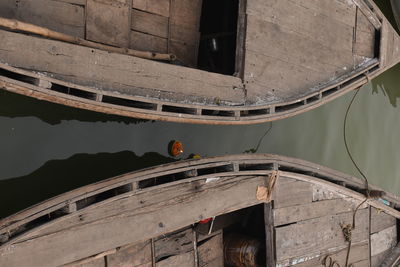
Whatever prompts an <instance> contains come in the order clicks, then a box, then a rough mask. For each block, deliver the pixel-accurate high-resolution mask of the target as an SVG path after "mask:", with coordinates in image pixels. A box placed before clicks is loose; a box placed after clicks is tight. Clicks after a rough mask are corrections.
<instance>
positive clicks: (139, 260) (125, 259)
mask: <svg viewBox="0 0 400 267" xmlns="http://www.w3.org/2000/svg"><path fill="white" fill-rule="evenodd" d="M151 261H152V259H151V244H150V240H147V241H145V242H141V243H137V244H132V245H126V246H123V247H121V248H120V249H119V250H118V251H117V252H116V253H114V254H110V255H107V266H127V267H128V266H130V267H137V266H142V265H144V264H147V265H148V264H149V263H150V266H151Z"/></svg>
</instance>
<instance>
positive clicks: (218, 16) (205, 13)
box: [198, 0, 239, 75]
mask: <svg viewBox="0 0 400 267" xmlns="http://www.w3.org/2000/svg"><path fill="white" fill-rule="evenodd" d="M238 10H239V0H219V1H215V0H203V7H202V12H201V20H200V32H201V35H200V46H199V53H198V68H199V69H202V70H206V71H211V72H217V73H221V74H227V75H232V74H234V72H235V54H236V35H237V24H238V23H237V21H238Z"/></svg>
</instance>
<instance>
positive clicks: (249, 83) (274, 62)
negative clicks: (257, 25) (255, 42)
mask: <svg viewBox="0 0 400 267" xmlns="http://www.w3.org/2000/svg"><path fill="white" fill-rule="evenodd" d="M244 75H245V76H244V79H245V81H246V89H247V96H248V97H249V98H256V99H257V98H258V99H262V100H265V101H267V102H271V101H272V100H278V99H279V100H288V99H296V98H297V97H299V96H300V95H304V94H305V93H307V92H311V88H312V87H314V86H316V85H317V84H319V83H322V82H326V81H327V80H328V79H329V77H332V75H327V74H324V73H320V72H318V71H314V70H311V69H308V68H306V67H304V66H299V65H296V64H294V63H293V60H292V62H290V61H285V59H284V58H278V57H273V56H268V55H265V54H260V53H256V52H253V51H250V50H247V51H246V62H245V73H244ZM298 81H302V83H299V82H298ZM307 89H308V90H307Z"/></svg>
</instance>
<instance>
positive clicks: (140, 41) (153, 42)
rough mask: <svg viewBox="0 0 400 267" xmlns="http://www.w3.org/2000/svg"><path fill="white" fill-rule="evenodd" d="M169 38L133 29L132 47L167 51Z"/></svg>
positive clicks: (142, 49)
mask: <svg viewBox="0 0 400 267" xmlns="http://www.w3.org/2000/svg"><path fill="white" fill-rule="evenodd" d="M167 46H168V44H167V39H165V38H161V37H157V36H154V35H150V34H146V33H141V32H136V31H131V36H130V45H129V47H130V48H131V49H136V50H141V51H150V52H158V53H167V52H168V51H167Z"/></svg>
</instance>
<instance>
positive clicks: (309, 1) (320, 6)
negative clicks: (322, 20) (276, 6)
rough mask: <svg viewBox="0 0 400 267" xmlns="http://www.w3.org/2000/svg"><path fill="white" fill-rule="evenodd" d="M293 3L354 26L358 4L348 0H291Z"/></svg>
mask: <svg viewBox="0 0 400 267" xmlns="http://www.w3.org/2000/svg"><path fill="white" fill-rule="evenodd" d="M289 1H290V2H291V4H294V5H297V6H301V7H304V8H306V9H310V10H311V11H313V12H315V13H318V14H321V15H322V16H324V17H327V18H330V19H334V20H335V21H336V22H339V23H343V24H346V25H348V26H351V27H353V26H354V15H355V9H356V6H355V5H354V3H353V2H352V1H347V0H334V1H332V0H289Z"/></svg>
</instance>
